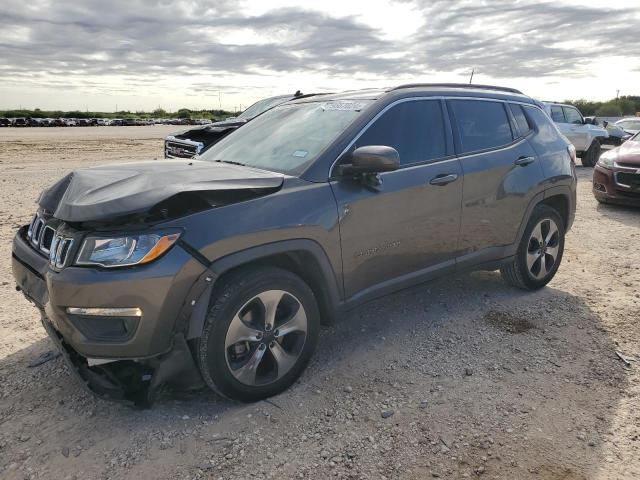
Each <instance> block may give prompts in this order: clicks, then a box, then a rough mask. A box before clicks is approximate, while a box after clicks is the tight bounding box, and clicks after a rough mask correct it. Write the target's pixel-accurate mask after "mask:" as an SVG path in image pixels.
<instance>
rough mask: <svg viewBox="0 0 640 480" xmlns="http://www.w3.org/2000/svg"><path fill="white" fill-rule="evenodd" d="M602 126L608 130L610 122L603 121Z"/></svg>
mask: <svg viewBox="0 0 640 480" xmlns="http://www.w3.org/2000/svg"><path fill="white" fill-rule="evenodd" d="M602 126H603V127H604V128H607V127H608V126H609V122H607V121H606V120H603V121H602Z"/></svg>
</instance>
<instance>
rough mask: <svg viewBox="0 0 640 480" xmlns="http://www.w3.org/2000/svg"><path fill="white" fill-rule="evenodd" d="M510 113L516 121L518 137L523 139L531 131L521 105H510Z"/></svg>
mask: <svg viewBox="0 0 640 480" xmlns="http://www.w3.org/2000/svg"><path fill="white" fill-rule="evenodd" d="M511 113H513V117H514V118H515V119H516V125H517V126H518V131H519V132H520V136H521V137H524V136H525V135H526V134H527V133H529V132H530V131H531V125H529V120H527V117H526V116H525V114H524V110H522V105H516V104H515V103H512V104H511Z"/></svg>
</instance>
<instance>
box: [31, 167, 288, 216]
mask: <svg viewBox="0 0 640 480" xmlns="http://www.w3.org/2000/svg"><path fill="white" fill-rule="evenodd" d="M283 180H284V175H282V174H279V173H273V172H267V171H264V170H258V169H253V168H249V167H243V166H239V165H231V164H226V163H216V162H207V161H201V160H191V159H188V160H175V161H174V160H162V161H150V162H137V163H124V164H117V165H105V166H100V167H93V168H83V169H80V170H75V171H74V172H72V173H70V174H69V175H67V176H65V177H64V178H62V179H61V180H59V181H58V182H57V183H55V184H54V185H53V186H51V187H50V188H49V189H47V190H45V191H43V192H42V194H41V195H40V198H39V199H38V203H39V204H40V206H41V207H42V208H44V209H45V210H47V211H48V212H51V213H52V214H53V216H54V217H56V218H59V219H60V220H64V221H66V222H88V221H104V220H110V219H113V218H115V217H120V216H124V215H130V214H135V213H142V212H146V211H149V210H150V209H151V208H152V207H154V206H155V205H157V204H158V203H160V202H162V201H163V200H166V199H168V198H170V197H172V196H174V195H177V194H179V193H184V192H207V193H209V192H218V191H219V192H230V191H233V190H241V191H246V190H256V189H257V190H260V189H275V188H279V187H280V186H281V185H282V183H283Z"/></svg>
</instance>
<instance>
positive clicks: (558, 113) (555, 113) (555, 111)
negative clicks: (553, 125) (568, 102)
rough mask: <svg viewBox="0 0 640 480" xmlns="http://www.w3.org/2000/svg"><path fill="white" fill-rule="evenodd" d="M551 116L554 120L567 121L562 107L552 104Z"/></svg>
mask: <svg viewBox="0 0 640 480" xmlns="http://www.w3.org/2000/svg"><path fill="white" fill-rule="evenodd" d="M551 118H552V119H553V121H554V122H558V123H565V119H564V113H562V107H559V106H557V105H551Z"/></svg>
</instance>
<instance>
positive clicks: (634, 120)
mask: <svg viewBox="0 0 640 480" xmlns="http://www.w3.org/2000/svg"><path fill="white" fill-rule="evenodd" d="M615 125H616V126H618V127H620V128H621V129H623V130H624V131H625V132H627V133H630V134H632V135H635V134H636V133H638V132H640V117H628V118H623V119H622V120H618V121H617V122H616V123H615Z"/></svg>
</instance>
